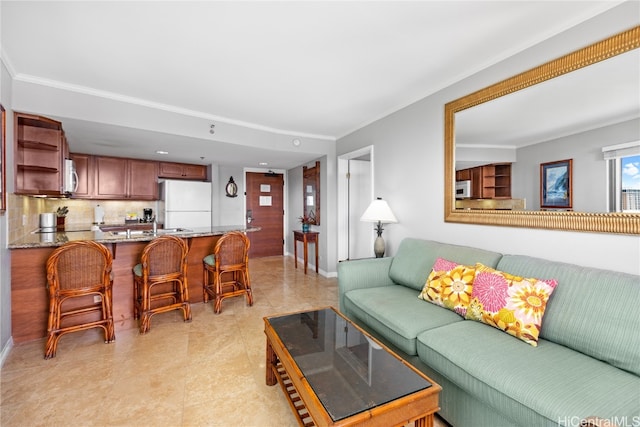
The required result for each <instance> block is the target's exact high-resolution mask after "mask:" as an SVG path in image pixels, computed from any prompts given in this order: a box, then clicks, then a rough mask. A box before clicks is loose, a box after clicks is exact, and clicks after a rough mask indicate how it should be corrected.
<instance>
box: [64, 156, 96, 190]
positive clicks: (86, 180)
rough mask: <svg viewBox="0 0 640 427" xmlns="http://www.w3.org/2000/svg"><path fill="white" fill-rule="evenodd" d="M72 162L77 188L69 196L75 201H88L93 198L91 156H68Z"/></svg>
mask: <svg viewBox="0 0 640 427" xmlns="http://www.w3.org/2000/svg"><path fill="white" fill-rule="evenodd" d="M69 158H70V159H71V160H73V163H74V164H75V167H76V174H77V175H78V188H77V189H76V191H74V192H73V193H72V194H71V197H72V198H75V199H90V198H91V197H93V178H94V176H93V173H92V172H93V165H92V162H93V156H91V155H89V154H76V153H72V154H69Z"/></svg>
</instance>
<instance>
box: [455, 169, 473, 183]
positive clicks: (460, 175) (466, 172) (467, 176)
mask: <svg viewBox="0 0 640 427" xmlns="http://www.w3.org/2000/svg"><path fill="white" fill-rule="evenodd" d="M470 180H471V169H462V170H459V171H456V181H470Z"/></svg>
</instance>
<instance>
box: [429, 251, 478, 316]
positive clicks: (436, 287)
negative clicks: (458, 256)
mask: <svg viewBox="0 0 640 427" xmlns="http://www.w3.org/2000/svg"><path fill="white" fill-rule="evenodd" d="M475 271H476V270H475V268H474V267H470V266H467V265H464V264H458V263H455V262H453V261H449V260H446V259H444V258H438V259H437V260H436V262H435V264H433V268H432V269H431V274H429V277H428V278H427V282H426V283H425V284H424V287H423V288H422V292H420V294H419V295H418V298H420V299H423V300H425V301H429V302H430V303H432V304H436V305H439V306H440V307H444V308H446V309H448V310H453V311H455V312H456V313H458V314H459V315H461V316H463V317H464V316H465V314H466V313H467V308H468V307H469V302H470V301H471V290H472V284H473V279H474V277H475Z"/></svg>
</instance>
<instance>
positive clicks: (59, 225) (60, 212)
mask: <svg viewBox="0 0 640 427" xmlns="http://www.w3.org/2000/svg"><path fill="white" fill-rule="evenodd" d="M68 213H69V208H68V207H66V206H62V207H59V208H58V209H57V210H56V229H57V230H58V231H64V222H65V218H66V217H67V214H68Z"/></svg>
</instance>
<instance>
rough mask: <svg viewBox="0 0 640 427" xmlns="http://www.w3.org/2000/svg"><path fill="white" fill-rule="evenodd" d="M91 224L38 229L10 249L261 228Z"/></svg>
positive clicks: (140, 239)
mask: <svg viewBox="0 0 640 427" xmlns="http://www.w3.org/2000/svg"><path fill="white" fill-rule="evenodd" d="M119 226H120V225H119V224H108V225H106V226H103V227H104V228H106V227H119ZM122 227H123V228H127V226H126V225H124V224H123V225H122ZM92 228H94V229H95V228H97V227H95V226H94V227H92V226H91V225H88V226H86V227H85V226H73V227H67V228H66V229H65V231H57V232H53V233H40V232H37V230H36V231H34V232H31V233H29V234H27V235H24V236H22V237H21V238H19V239H17V240H15V241H13V242H11V243H9V245H8V248H9V249H27V248H46V247H56V246H61V245H63V244H64V243H66V242H73V241H77V240H93V241H94V242H98V243H127V242H148V241H151V240H153V239H154V238H155V237H157V236H161V235H163V234H170V235H172V236H177V237H184V238H189V237H207V236H218V235H222V234H224V233H227V232H229V231H243V232H252V231H258V230H260V228H259V227H247V226H244V225H225V226H215V227H198V228H177V229H169V230H164V229H162V228H159V229H158V233H157V234H155V235H154V234H153V233H152V232H151V231H150V230H149V231H145V232H143V231H141V230H133V228H134V227H132V233H131V235H127V234H126V232H121V233H114V232H111V231H101V230H99V229H98V230H92Z"/></svg>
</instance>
